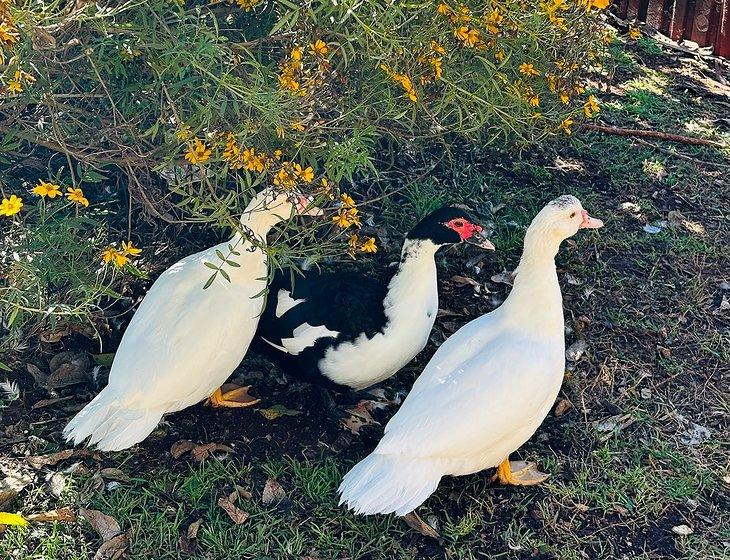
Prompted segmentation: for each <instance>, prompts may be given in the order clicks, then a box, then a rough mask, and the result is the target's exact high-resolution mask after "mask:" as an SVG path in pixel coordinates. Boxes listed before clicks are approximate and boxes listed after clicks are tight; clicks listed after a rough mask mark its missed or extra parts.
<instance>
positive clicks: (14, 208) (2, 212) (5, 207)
mask: <svg viewBox="0 0 730 560" xmlns="http://www.w3.org/2000/svg"><path fill="white" fill-rule="evenodd" d="M22 207H23V199H22V198H20V197H19V196H16V195H14V194H11V195H10V198H3V200H2V202H0V216H14V215H15V214H17V213H18V212H20V209H21V208H22Z"/></svg>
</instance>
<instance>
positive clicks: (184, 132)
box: [175, 124, 191, 142]
mask: <svg viewBox="0 0 730 560" xmlns="http://www.w3.org/2000/svg"><path fill="white" fill-rule="evenodd" d="M175 136H176V137H177V139H178V140H181V141H183V142H184V141H185V140H187V139H188V138H190V136H191V133H190V127H189V126H188V125H186V124H184V125H182V126H181V127H180V130H177V131H175Z"/></svg>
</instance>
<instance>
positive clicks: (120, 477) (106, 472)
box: [99, 467, 132, 482]
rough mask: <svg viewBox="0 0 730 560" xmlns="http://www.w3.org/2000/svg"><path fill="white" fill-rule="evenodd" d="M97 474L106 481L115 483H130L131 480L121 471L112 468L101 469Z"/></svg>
mask: <svg viewBox="0 0 730 560" xmlns="http://www.w3.org/2000/svg"><path fill="white" fill-rule="evenodd" d="M99 474H100V475H101V476H102V477H103V478H105V479H107V480H116V481H117V482H131V480H132V479H131V478H129V477H128V476H127V475H126V474H124V471H122V470H121V469H116V468H114V467H107V468H105V469H101V470H100V471H99Z"/></svg>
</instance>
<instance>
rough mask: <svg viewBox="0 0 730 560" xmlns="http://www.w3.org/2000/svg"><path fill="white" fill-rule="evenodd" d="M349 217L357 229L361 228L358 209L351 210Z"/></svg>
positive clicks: (348, 213) (348, 212)
mask: <svg viewBox="0 0 730 560" xmlns="http://www.w3.org/2000/svg"><path fill="white" fill-rule="evenodd" d="M347 217H348V218H349V219H350V222H351V223H353V224H355V225H356V226H357V227H360V225H361V224H360V216H358V210H357V208H350V209H349V210H348V211H347Z"/></svg>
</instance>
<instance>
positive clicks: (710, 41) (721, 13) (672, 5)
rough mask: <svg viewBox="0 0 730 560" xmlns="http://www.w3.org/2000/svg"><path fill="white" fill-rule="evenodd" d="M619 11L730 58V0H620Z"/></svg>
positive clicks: (626, 16) (623, 16) (672, 35)
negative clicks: (709, 47)
mask: <svg viewBox="0 0 730 560" xmlns="http://www.w3.org/2000/svg"><path fill="white" fill-rule="evenodd" d="M614 9H615V11H616V14H617V15H618V16H619V17H620V18H622V19H625V20H638V21H643V22H645V23H646V24H647V25H648V26H650V27H653V28H654V29H656V30H658V31H660V32H661V33H663V34H665V35H667V36H668V37H671V38H672V39H674V40H675V41H681V40H683V39H688V40H690V41H694V42H695V43H697V44H699V45H700V46H701V47H708V46H711V47H712V48H713V51H714V53H715V54H717V55H720V56H724V57H727V58H730V0H618V1H617V2H616V3H615V8H614Z"/></svg>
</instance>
